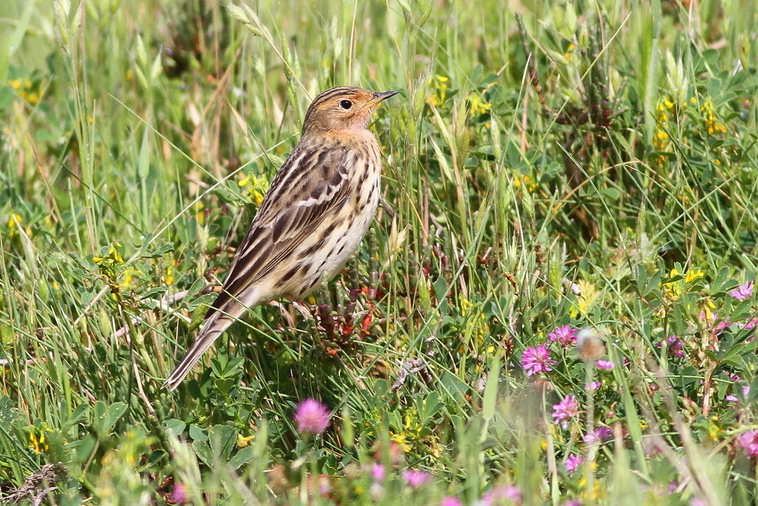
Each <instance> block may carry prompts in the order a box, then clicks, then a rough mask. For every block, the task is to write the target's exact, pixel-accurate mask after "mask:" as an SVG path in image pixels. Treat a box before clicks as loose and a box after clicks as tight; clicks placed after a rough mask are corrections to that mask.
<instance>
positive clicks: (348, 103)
mask: <svg viewBox="0 0 758 506" xmlns="http://www.w3.org/2000/svg"><path fill="white" fill-rule="evenodd" d="M340 107H342V108H343V109H345V110H348V109H350V108H351V107H353V103H352V102H351V101H349V100H343V101H342V102H340Z"/></svg>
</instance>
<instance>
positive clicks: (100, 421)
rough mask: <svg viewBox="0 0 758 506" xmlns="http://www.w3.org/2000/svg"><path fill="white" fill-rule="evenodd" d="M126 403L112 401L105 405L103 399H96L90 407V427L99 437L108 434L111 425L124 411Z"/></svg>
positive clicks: (114, 423)
mask: <svg viewBox="0 0 758 506" xmlns="http://www.w3.org/2000/svg"><path fill="white" fill-rule="evenodd" d="M126 408H127V406H126V404H125V403H123V402H114V403H113V404H111V405H110V406H107V407H106V405H105V403H104V402H103V401H97V402H96V403H95V405H94V406H93V407H92V412H93V413H92V428H93V429H94V430H95V433H96V434H97V435H98V437H99V438H104V437H105V436H107V435H109V434H110V432H111V431H112V430H113V427H114V426H115V425H116V422H118V420H119V418H121V417H122V416H123V415H124V413H125V412H126Z"/></svg>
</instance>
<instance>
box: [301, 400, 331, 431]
mask: <svg viewBox="0 0 758 506" xmlns="http://www.w3.org/2000/svg"><path fill="white" fill-rule="evenodd" d="M331 417H332V414H331V412H330V411H329V408H327V407H326V405H325V404H322V403H320V402H319V401H317V400H315V399H305V400H304V401H303V402H301V403H300V404H298V405H297V408H296V409H295V416H294V420H295V423H297V430H298V431H299V432H304V433H306V434H313V435H316V434H321V433H322V432H324V431H325V430H326V428H327V427H329V425H331V422H330V421H329V419H330V418H331Z"/></svg>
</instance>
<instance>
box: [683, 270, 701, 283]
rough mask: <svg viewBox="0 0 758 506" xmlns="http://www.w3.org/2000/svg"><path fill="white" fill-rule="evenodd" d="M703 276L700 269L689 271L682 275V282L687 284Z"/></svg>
mask: <svg viewBox="0 0 758 506" xmlns="http://www.w3.org/2000/svg"><path fill="white" fill-rule="evenodd" d="M703 276H705V274H703V271H701V270H700V269H696V270H692V269H690V270H688V271H687V273H686V274H685V275H684V282H685V283H687V284H689V283H692V282H693V281H695V280H696V279H698V278H702V277H703Z"/></svg>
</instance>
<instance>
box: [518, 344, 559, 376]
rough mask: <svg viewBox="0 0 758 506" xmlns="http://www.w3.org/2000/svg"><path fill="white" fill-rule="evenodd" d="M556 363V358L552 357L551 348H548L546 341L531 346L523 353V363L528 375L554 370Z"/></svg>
mask: <svg viewBox="0 0 758 506" xmlns="http://www.w3.org/2000/svg"><path fill="white" fill-rule="evenodd" d="M555 364H556V362H555V360H553V359H552V358H550V350H548V349H547V344H545V343H543V344H540V345H539V346H530V347H528V348H527V349H525V350H524V353H523V354H522V355H521V365H522V366H523V367H524V370H525V372H526V375H527V376H531V375H533V374H537V373H540V372H548V371H552V370H553V366H554V365H555Z"/></svg>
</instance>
